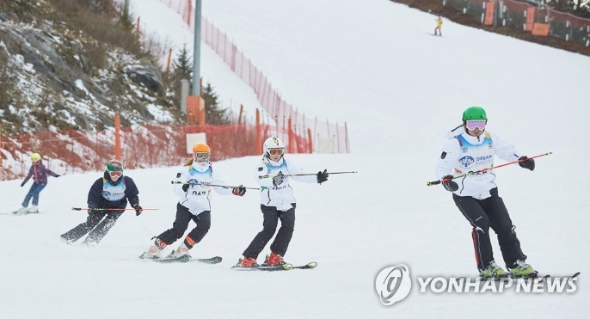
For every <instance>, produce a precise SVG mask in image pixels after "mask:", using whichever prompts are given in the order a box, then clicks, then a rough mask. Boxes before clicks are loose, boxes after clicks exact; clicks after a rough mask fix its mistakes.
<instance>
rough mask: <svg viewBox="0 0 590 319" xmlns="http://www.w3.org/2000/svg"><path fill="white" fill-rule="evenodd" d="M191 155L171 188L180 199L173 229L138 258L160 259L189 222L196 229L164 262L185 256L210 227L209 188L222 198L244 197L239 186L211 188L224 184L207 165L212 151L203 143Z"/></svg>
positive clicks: (195, 147)
mask: <svg viewBox="0 0 590 319" xmlns="http://www.w3.org/2000/svg"><path fill="white" fill-rule="evenodd" d="M193 152H194V158H191V159H189V160H188V161H187V162H186V163H185V164H184V166H183V167H182V168H181V169H180V171H179V172H178V173H177V174H176V180H175V183H174V185H173V186H172V187H173V190H174V192H175V193H176V194H177V195H178V197H179V201H178V203H177V204H176V219H175V220H174V223H173V224H172V228H170V229H168V230H166V231H164V232H163V233H161V234H160V235H158V236H157V237H156V239H155V241H154V244H153V245H152V246H151V247H150V248H149V249H148V250H147V251H146V252H144V253H143V254H142V255H141V256H139V257H140V258H143V259H159V258H161V251H162V250H163V249H164V248H166V246H168V245H171V244H173V243H174V242H175V241H176V240H178V239H180V238H181V237H182V236H183V235H184V232H185V231H186V229H187V227H188V224H189V222H190V221H191V220H192V221H194V222H195V223H196V224H197V226H196V227H195V228H194V229H193V230H191V231H190V232H189V233H188V234H187V235H186V237H185V238H184V241H183V242H182V244H180V245H179V246H178V248H177V249H175V250H173V251H172V252H171V253H170V254H169V255H168V256H167V258H178V257H181V256H184V255H188V254H189V250H190V249H191V248H193V246H194V245H196V244H197V243H199V242H200V241H201V240H202V239H203V237H205V235H206V234H207V232H208V231H209V228H210V227H211V189H212V188H213V189H214V190H215V191H216V192H217V193H219V194H221V195H229V194H234V195H236V196H244V194H246V188H245V187H244V186H242V185H240V186H238V187H234V188H229V187H218V186H210V185H211V184H213V185H223V184H224V183H225V182H224V181H223V180H222V179H221V177H220V175H219V173H218V172H217V171H215V170H214V169H213V164H212V163H211V162H210V161H209V158H210V156H211V148H210V147H209V146H208V145H207V144H205V143H197V144H195V145H194V146H193Z"/></svg>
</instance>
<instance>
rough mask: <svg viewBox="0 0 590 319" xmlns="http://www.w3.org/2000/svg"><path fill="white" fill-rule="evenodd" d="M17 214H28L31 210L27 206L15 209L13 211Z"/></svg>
mask: <svg viewBox="0 0 590 319" xmlns="http://www.w3.org/2000/svg"><path fill="white" fill-rule="evenodd" d="M13 213H14V214H15V215H26V214H28V213H29V210H28V209H27V208H26V207H21V208H19V209H17V210H15V211H13Z"/></svg>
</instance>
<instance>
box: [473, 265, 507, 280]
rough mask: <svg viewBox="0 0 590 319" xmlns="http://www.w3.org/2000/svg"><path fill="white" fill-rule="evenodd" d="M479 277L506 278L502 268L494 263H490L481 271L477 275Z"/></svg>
mask: <svg viewBox="0 0 590 319" xmlns="http://www.w3.org/2000/svg"><path fill="white" fill-rule="evenodd" d="M479 276H480V277H481V278H484V279H489V278H494V279H499V278H505V277H507V275H506V272H505V271H504V269H502V267H499V266H498V265H496V262H495V261H492V262H491V263H490V264H489V265H488V266H487V267H486V268H485V269H484V270H483V271H481V272H480V273H479Z"/></svg>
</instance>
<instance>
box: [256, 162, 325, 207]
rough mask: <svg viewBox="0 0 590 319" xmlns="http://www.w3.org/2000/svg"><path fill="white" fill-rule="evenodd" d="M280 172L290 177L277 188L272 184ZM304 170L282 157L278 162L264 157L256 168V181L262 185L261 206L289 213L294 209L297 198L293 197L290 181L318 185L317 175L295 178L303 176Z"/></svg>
mask: <svg viewBox="0 0 590 319" xmlns="http://www.w3.org/2000/svg"><path fill="white" fill-rule="evenodd" d="M279 172H283V175H290V176H288V177H285V179H284V181H283V183H281V184H280V185H278V186H275V185H274V184H273V183H272V178H273V177H275V176H277V174H278V173H279ZM303 173H304V172H303V169H302V168H301V167H299V166H297V164H295V163H294V162H292V161H290V160H287V159H285V158H284V157H281V159H280V160H279V161H278V162H273V161H271V160H270V159H269V158H268V157H266V156H263V157H262V159H261V161H260V164H258V165H257V166H256V173H255V175H256V180H257V181H258V184H260V186H261V189H260V204H262V205H265V206H273V207H276V208H277V209H278V210H281V211H287V210H289V209H291V208H292V207H293V205H291V204H294V203H295V197H294V196H293V188H291V185H290V184H289V182H290V180H291V179H293V180H296V181H298V182H303V183H317V176H316V175H306V176H294V175H295V174H303Z"/></svg>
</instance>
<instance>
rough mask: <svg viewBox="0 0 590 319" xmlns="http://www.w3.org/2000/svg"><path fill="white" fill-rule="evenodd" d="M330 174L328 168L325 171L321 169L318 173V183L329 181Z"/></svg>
mask: <svg viewBox="0 0 590 319" xmlns="http://www.w3.org/2000/svg"><path fill="white" fill-rule="evenodd" d="M329 175H330V174H328V169H325V170H324V171H323V172H322V171H319V172H318V174H317V177H318V183H320V184H321V183H323V182H325V181H327V180H328V176H329Z"/></svg>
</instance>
